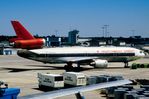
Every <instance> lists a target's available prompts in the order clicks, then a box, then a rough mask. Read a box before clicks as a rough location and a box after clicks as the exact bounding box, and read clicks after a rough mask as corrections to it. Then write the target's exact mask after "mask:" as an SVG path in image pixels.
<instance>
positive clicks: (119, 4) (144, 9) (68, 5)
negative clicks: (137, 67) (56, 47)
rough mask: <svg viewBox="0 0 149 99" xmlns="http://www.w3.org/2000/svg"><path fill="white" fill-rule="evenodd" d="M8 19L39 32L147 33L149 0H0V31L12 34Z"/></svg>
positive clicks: (148, 34)
mask: <svg viewBox="0 0 149 99" xmlns="http://www.w3.org/2000/svg"><path fill="white" fill-rule="evenodd" d="M11 20H18V21H20V22H21V23H22V24H23V25H24V26H25V27H26V28H27V29H28V30H29V31H30V32H31V33H32V34H33V35H36V34H38V35H41V36H47V35H57V36H67V35H68V32H69V31H70V30H73V29H77V30H79V35H80V36H93V37H101V36H103V29H102V27H103V26H104V25H108V28H107V31H108V32H109V33H108V36H113V37H119V36H123V37H129V36H134V35H141V36H142V37H149V0H0V35H15V32H14V30H13V28H12V25H11V23H10V21H11Z"/></svg>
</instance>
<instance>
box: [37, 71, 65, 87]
mask: <svg viewBox="0 0 149 99" xmlns="http://www.w3.org/2000/svg"><path fill="white" fill-rule="evenodd" d="M38 82H39V88H43V87H51V88H62V87H64V80H63V76H62V75H59V74H41V73H38Z"/></svg>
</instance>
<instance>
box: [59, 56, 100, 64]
mask: <svg viewBox="0 0 149 99" xmlns="http://www.w3.org/2000/svg"><path fill="white" fill-rule="evenodd" d="M97 58H98V57H62V58H58V60H61V61H63V62H66V63H67V62H73V63H76V62H89V61H93V59H97Z"/></svg>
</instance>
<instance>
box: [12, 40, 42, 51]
mask: <svg viewBox="0 0 149 99" xmlns="http://www.w3.org/2000/svg"><path fill="white" fill-rule="evenodd" d="M44 44H45V40H44V39H31V40H17V41H15V42H14V44H13V47H14V48H22V49H37V48H42V47H43V45H44Z"/></svg>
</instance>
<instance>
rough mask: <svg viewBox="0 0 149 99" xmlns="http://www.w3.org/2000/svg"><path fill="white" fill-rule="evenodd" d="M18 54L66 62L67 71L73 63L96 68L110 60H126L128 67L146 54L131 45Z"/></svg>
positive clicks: (60, 49)
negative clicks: (129, 63)
mask: <svg viewBox="0 0 149 99" xmlns="http://www.w3.org/2000/svg"><path fill="white" fill-rule="evenodd" d="M17 54H18V56H20V57H23V58H27V59H30V60H35V61H39V62H43V63H52V64H54V63H56V64H58V63H65V64H67V65H65V66H64V68H65V69H66V71H71V70H73V66H72V64H73V63H76V64H77V67H78V68H80V65H90V66H93V67H95V68H101V67H102V68H105V67H107V65H108V62H124V63H125V67H128V62H130V61H134V60H136V59H139V58H141V57H144V56H145V54H144V52H143V51H141V50H139V49H136V48H131V47H114V46H112V47H106V46H105V47H57V48H43V49H33V50H19V51H18V52H17Z"/></svg>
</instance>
